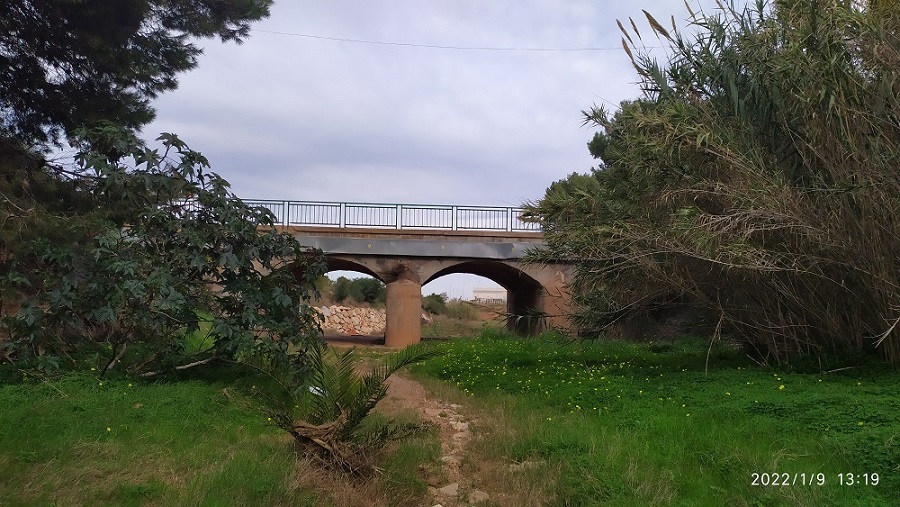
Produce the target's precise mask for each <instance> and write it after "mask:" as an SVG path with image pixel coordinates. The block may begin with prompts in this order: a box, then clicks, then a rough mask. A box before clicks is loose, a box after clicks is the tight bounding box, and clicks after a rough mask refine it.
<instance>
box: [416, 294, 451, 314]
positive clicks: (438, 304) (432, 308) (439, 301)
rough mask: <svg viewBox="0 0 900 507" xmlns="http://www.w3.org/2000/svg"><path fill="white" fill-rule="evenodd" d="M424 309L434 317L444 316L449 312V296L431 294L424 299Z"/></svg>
mask: <svg viewBox="0 0 900 507" xmlns="http://www.w3.org/2000/svg"><path fill="white" fill-rule="evenodd" d="M422 309H423V310H425V311H426V312H428V313H430V314H432V315H443V314H444V313H446V312H447V294H444V293H442V294H429V295H427V296H425V297H424V298H422Z"/></svg>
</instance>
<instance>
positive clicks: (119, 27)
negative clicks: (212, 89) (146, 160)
mask: <svg viewBox="0 0 900 507" xmlns="http://www.w3.org/2000/svg"><path fill="white" fill-rule="evenodd" d="M271 3H272V2H271V0H229V1H227V2H221V1H215V0H174V1H173V0H166V1H162V0H149V1H148V0H117V1H115V2H108V1H105V0H60V1H52V2H47V1H33V0H9V1H6V2H4V3H3V9H2V12H0V137H11V138H15V139H19V140H21V141H24V142H25V143H27V144H33V143H37V144H44V143H46V142H50V143H53V142H56V141H57V140H58V137H59V136H60V134H67V135H72V134H73V132H74V130H75V129H76V128H81V127H94V126H97V125H98V124H99V123H100V122H102V121H110V122H114V123H116V124H118V125H121V126H127V127H129V128H138V127H140V126H141V125H144V124H146V123H148V122H149V121H150V120H152V119H153V109H152V107H151V106H150V100H152V99H153V98H154V97H156V95H157V94H158V93H160V92H163V91H168V90H173V89H175V87H176V86H177V84H178V83H177V80H176V75H177V74H178V73H179V72H184V71H186V70H190V69H192V68H194V67H196V65H197V57H198V56H199V55H200V53H201V49H200V48H198V47H197V46H196V45H195V44H194V43H193V42H192V41H191V38H196V37H215V36H218V37H219V38H220V39H222V40H223V41H236V42H240V41H241V40H242V39H243V38H245V37H246V36H247V34H248V33H249V29H250V28H249V23H250V22H251V21H257V20H259V19H262V18H263V17H265V16H267V15H268V12H269V5H270V4H271Z"/></svg>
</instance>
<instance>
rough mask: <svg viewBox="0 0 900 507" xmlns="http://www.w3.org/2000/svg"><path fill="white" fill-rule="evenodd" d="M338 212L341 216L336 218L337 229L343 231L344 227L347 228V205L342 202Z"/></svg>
mask: <svg viewBox="0 0 900 507" xmlns="http://www.w3.org/2000/svg"><path fill="white" fill-rule="evenodd" d="M339 211H340V214H341V216H340V217H338V227H340V228H341V229H343V228H344V227H347V204H346V203H343V202H342V203H341V207H340V210H339Z"/></svg>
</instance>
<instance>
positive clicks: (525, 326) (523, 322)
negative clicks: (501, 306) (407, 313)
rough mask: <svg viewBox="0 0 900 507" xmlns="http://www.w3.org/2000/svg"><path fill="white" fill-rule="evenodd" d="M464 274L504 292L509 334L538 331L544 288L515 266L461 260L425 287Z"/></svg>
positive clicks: (441, 271) (430, 278) (431, 277)
mask: <svg viewBox="0 0 900 507" xmlns="http://www.w3.org/2000/svg"><path fill="white" fill-rule="evenodd" d="M458 273H465V274H470V275H477V276H481V277H484V278H487V279H488V280H491V281H493V282H495V283H497V284H499V285H500V286H501V287H503V288H504V289H506V292H507V297H506V313H507V314H509V316H510V318H509V320H508V322H507V325H508V327H509V329H510V330H511V331H515V332H518V333H522V334H531V333H534V332H535V331H538V330H540V327H541V323H540V321H539V319H537V318H536V317H537V315H538V314H540V312H541V296H542V294H543V293H544V287H543V285H542V284H541V283H540V282H539V281H537V280H535V279H534V278H532V277H531V276H530V275H529V274H527V273H525V272H524V271H522V270H521V269H519V268H518V267H516V266H512V265H510V264H509V263H506V262H503V261H498V260H481V259H479V260H464V261H460V262H456V263H454V264H451V265H449V266H446V267H443V268H442V269H440V270H438V271H436V272H435V273H433V274H431V275H430V276H428V278H427V279H425V280H424V283H423V285H424V284H426V283H428V282H431V281H433V280H436V279H438V278H440V277H442V276H445V275H450V274H458Z"/></svg>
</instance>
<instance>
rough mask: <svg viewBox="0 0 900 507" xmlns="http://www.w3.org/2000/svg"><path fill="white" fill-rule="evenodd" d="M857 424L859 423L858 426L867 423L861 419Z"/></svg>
mask: <svg viewBox="0 0 900 507" xmlns="http://www.w3.org/2000/svg"><path fill="white" fill-rule="evenodd" d="M856 424H857V425H858V426H862V425H863V424H865V423H864V422H862V421H859V422H858V423H856Z"/></svg>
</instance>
